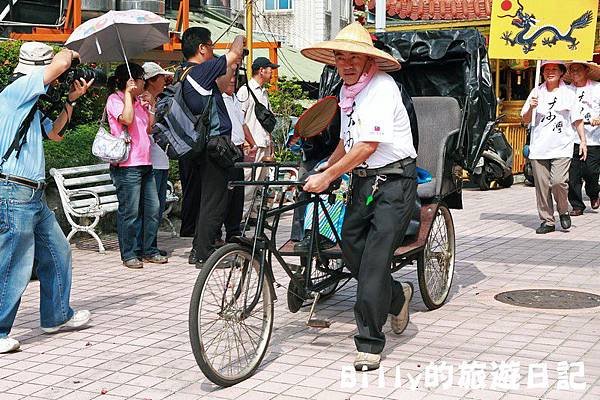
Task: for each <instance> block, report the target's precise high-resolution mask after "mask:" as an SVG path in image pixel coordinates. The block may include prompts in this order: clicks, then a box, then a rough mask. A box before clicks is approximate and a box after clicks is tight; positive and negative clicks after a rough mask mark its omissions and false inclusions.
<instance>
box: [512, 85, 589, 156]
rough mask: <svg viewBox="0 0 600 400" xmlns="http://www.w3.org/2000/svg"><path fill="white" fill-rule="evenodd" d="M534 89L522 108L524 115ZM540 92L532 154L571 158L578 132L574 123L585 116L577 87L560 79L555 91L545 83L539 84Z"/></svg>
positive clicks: (532, 136)
mask: <svg viewBox="0 0 600 400" xmlns="http://www.w3.org/2000/svg"><path fill="white" fill-rule="evenodd" d="M535 92H536V90H535V89H534V90H532V91H531V93H529V96H528V97H527V101H525V104H524V105H523V108H522V109H521V116H523V115H525V113H526V112H527V110H529V104H530V103H531V98H532V97H533V96H534V95H535ZM537 93H538V95H537V98H538V106H537V107H536V109H535V119H534V120H535V126H534V128H533V131H532V132H531V144H530V145H529V158H530V159H532V160H550V159H553V158H571V157H572V156H573V143H574V137H575V135H577V132H576V130H575V128H574V127H573V123H574V122H575V121H578V120H580V119H582V116H581V112H580V107H579V106H578V101H577V95H576V93H575V90H573V88H572V87H570V86H568V85H566V84H565V83H564V82H563V81H561V82H560V85H559V86H558V87H557V88H556V89H554V90H553V91H552V92H549V91H548V89H546V84H545V83H542V84H541V85H540V86H538V88H537Z"/></svg>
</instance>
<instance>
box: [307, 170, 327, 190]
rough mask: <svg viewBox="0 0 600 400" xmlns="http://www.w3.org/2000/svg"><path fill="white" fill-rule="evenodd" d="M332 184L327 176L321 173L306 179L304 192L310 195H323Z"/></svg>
mask: <svg viewBox="0 0 600 400" xmlns="http://www.w3.org/2000/svg"><path fill="white" fill-rule="evenodd" d="M331 182H332V181H331V179H329V176H328V175H327V174H324V173H320V174H315V175H311V176H309V177H308V178H307V179H306V182H305V183H304V186H303V187H302V190H304V191H305V192H310V193H322V192H324V191H325V190H327V188H329V185H330V184H331Z"/></svg>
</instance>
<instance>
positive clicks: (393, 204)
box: [342, 164, 417, 354]
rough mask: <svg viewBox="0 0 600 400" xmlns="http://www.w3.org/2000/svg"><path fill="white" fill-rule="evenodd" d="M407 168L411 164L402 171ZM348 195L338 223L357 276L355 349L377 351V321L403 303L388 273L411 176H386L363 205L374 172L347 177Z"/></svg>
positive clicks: (411, 193) (408, 205)
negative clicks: (360, 176) (370, 200)
mask: <svg viewBox="0 0 600 400" xmlns="http://www.w3.org/2000/svg"><path fill="white" fill-rule="evenodd" d="M409 169H412V173H414V170H415V166H414V164H412V165H409V166H408V167H407V168H406V170H407V172H408V170H409ZM352 180H353V182H352V200H351V202H350V204H349V205H348V207H347V209H346V216H345V219H344V225H343V227H342V249H343V252H344V255H345V256H346V261H347V262H348V268H349V269H350V271H351V272H352V275H353V276H354V278H355V279H356V280H357V281H358V289H357V293H356V303H355V305H354V316H355V318H356V325H357V326H358V335H356V336H355V337H354V342H355V344H356V348H357V349H358V351H361V352H365V353H373V354H379V353H381V352H382V351H383V348H384V346H385V335H384V334H383V331H382V329H383V325H384V324H385V322H386V320H387V316H388V314H398V313H399V312H400V310H401V308H402V305H403V304H404V302H405V298H404V292H403V290H402V285H401V283H400V282H398V281H396V280H394V279H393V278H392V276H391V262H392V256H393V254H394V251H395V249H396V248H397V247H399V245H400V244H401V243H402V241H403V240H404V235H405V233H406V229H407V228H408V224H409V222H410V218H411V216H412V212H413V209H414V206H415V199H416V195H417V184H416V181H415V179H412V178H404V177H400V176H397V175H388V176H387V181H385V182H383V183H380V185H379V189H378V190H377V191H376V192H375V195H374V199H373V202H372V203H371V204H370V205H368V206H367V205H366V199H367V196H369V195H370V194H371V192H372V187H371V186H372V185H373V183H374V181H375V177H367V178H359V177H357V176H353V178H352Z"/></svg>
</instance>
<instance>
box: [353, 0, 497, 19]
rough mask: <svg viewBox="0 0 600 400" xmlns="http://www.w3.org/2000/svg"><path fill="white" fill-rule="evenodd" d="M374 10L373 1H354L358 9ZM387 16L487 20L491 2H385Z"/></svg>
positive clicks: (481, 0)
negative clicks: (363, 7) (365, 7)
mask: <svg viewBox="0 0 600 400" xmlns="http://www.w3.org/2000/svg"><path fill="white" fill-rule="evenodd" d="M365 3H366V5H367V7H368V8H369V9H370V10H374V9H375V0H354V4H356V5H357V6H358V7H362V6H363V5H365ZM386 9H387V14H388V15H390V16H398V17H400V18H402V19H412V20H429V19H436V20H452V19H479V18H488V17H489V16H490V12H491V10H492V0H387V1H386Z"/></svg>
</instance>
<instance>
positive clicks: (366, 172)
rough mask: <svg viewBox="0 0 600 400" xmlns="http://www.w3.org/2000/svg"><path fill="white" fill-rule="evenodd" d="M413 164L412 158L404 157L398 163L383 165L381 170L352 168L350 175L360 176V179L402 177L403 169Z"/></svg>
mask: <svg viewBox="0 0 600 400" xmlns="http://www.w3.org/2000/svg"><path fill="white" fill-rule="evenodd" d="M414 162H415V159H414V158H410V157H406V158H403V159H402V160H400V161H395V162H393V163H391V164H388V165H384V166H383V167H381V168H354V169H353V170H352V174H354V175H356V176H360V177H361V178H365V177H368V176H375V175H394V174H396V175H402V174H403V173H404V168H406V167H407V166H409V165H410V164H412V163H414Z"/></svg>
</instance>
